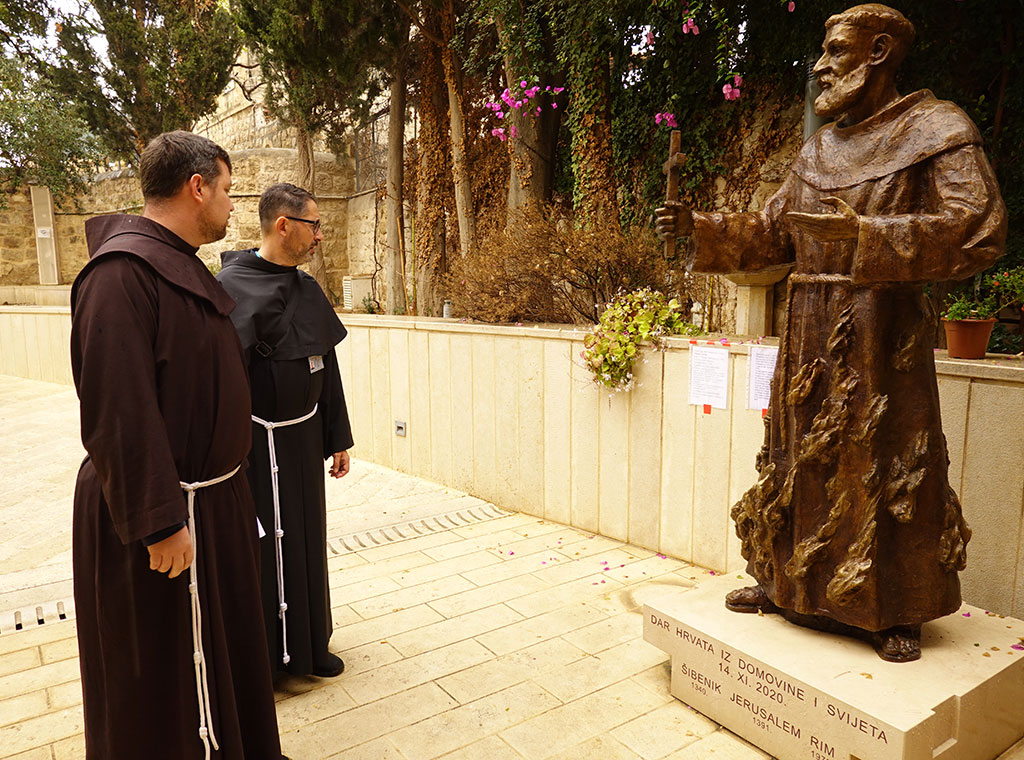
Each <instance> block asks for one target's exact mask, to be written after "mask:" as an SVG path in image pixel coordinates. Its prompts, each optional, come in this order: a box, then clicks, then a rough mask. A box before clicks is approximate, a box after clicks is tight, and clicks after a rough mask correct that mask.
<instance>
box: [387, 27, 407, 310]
mask: <svg viewBox="0 0 1024 760" xmlns="http://www.w3.org/2000/svg"><path fill="white" fill-rule="evenodd" d="M403 31H404V33H405V34H404V36H405V37H406V38H408V36H409V26H408V24H407V23H406V24H405V27H404V29H403ZM404 56H405V45H404V43H403V45H402V48H401V49H400V50H399V52H398V54H397V56H396V60H395V66H394V73H393V78H392V80H391V104H390V106H389V108H388V177H387V206H386V209H387V233H386V238H385V240H386V245H387V249H388V265H387V279H386V282H387V303H388V311H389V312H390V313H391V314H405V313H406V311H407V307H408V304H407V300H406V293H405V241H404V240H403V239H402V236H403V234H404V231H405V214H404V208H405V201H404V197H403V193H402V183H403V182H404V178H405V95H406V92H405V61H404Z"/></svg>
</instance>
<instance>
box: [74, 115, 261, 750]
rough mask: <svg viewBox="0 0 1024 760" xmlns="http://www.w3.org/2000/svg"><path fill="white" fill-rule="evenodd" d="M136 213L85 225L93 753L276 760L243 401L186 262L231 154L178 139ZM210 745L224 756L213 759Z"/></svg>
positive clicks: (155, 151) (81, 370) (227, 301)
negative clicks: (140, 211) (138, 211)
mask: <svg viewBox="0 0 1024 760" xmlns="http://www.w3.org/2000/svg"><path fill="white" fill-rule="evenodd" d="M139 173H140V179H141V183H142V193H143V197H144V199H145V204H146V205H145V208H144V210H143V213H142V216H105V217H98V218H96V219H92V220H90V221H89V222H88V223H87V224H86V237H87V239H88V244H89V253H90V256H91V258H90V261H89V262H88V264H87V265H86V266H85V268H84V269H83V270H82V272H81V273H80V274H79V276H78V278H77V279H76V280H75V284H74V286H73V288H72V294H71V309H72V335H71V362H72V370H73V374H74V379H75V386H76V387H77V389H78V395H79V398H80V400H81V426H82V441H83V443H84V445H85V450H86V452H87V453H88V456H87V457H86V459H85V462H83V464H82V468H81V470H80V472H79V475H78V483H77V486H76V489H75V510H74V546H73V556H74V578H75V605H76V613H77V626H78V645H79V654H80V663H81V670H82V691H83V696H84V710H85V743H86V757H87V758H88V759H89V760H114V759H115V758H116V760H185V759H187V758H193V759H195V760H198V758H204V757H205V758H210V757H211V756H215V757H217V758H225V759H227V758H231V759H232V760H243V758H244V760H279V759H280V758H281V747H280V742H279V739H278V731H277V718H276V715H275V711H274V697H273V687H272V684H271V674H270V669H269V668H268V667H267V656H268V655H267V643H266V636H265V634H264V630H263V622H262V613H261V610H260V590H259V551H258V546H257V543H258V541H259V539H258V535H257V532H258V527H257V521H256V512H255V508H254V506H253V501H252V497H251V495H250V492H249V484H248V481H247V479H246V477H245V473H244V472H243V471H242V469H244V468H241V467H240V465H243V463H244V461H245V458H246V455H247V454H248V452H249V444H250V431H251V429H252V428H251V423H250V420H249V392H248V385H247V381H246V372H245V363H244V361H243V359H242V349H241V346H240V345H239V342H238V337H237V335H236V333H235V328H234V326H233V325H232V324H231V320H230V319H229V317H228V314H229V313H230V311H231V310H232V308H233V307H234V302H233V301H232V300H231V298H230V297H229V296H228V295H227V293H225V292H224V290H223V288H221V286H220V285H219V284H218V283H217V281H216V280H215V279H214V278H213V275H212V274H210V272H209V271H208V270H207V268H206V266H205V265H204V264H203V262H202V261H201V260H200V259H199V258H198V257H197V256H196V251H197V248H198V246H199V245H201V244H203V243H208V242H212V241H214V240H219V239H221V238H222V237H224V234H225V231H226V228H227V223H228V218H229V215H230V213H231V211H232V208H233V206H232V204H231V200H230V199H229V197H228V190H229V189H230V186H231V163H230V159H229V158H228V155H227V153H225V152H224V150H223V149H221V148H220V147H218V146H217V145H216V144H214V143H213V142H211V141H210V140H207V139H206V138H203V137H199V136H197V135H192V134H189V133H187V132H171V133H167V134H164V135H161V136H159V137H157V138H156V139H154V140H153V141H152V142H151V143H150V144H149V146H148V147H147V148H146V150H145V151H144V152H143V154H142V159H141V164H140V172H139ZM218 747H219V750H218Z"/></svg>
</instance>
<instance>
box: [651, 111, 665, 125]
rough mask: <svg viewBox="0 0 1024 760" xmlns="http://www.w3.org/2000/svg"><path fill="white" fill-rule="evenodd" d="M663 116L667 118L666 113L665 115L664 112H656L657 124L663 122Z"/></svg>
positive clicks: (655, 119)
mask: <svg viewBox="0 0 1024 760" xmlns="http://www.w3.org/2000/svg"><path fill="white" fill-rule="evenodd" d="M663 118H665V115H664V114H660V113H656V114H654V123H655V124H661V120H662V119H663Z"/></svg>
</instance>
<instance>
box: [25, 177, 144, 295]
mask: <svg viewBox="0 0 1024 760" xmlns="http://www.w3.org/2000/svg"><path fill="white" fill-rule="evenodd" d="M141 210H142V192H141V191H140V190H139V182H138V179H137V178H136V176H135V172H134V171H133V170H132V169H119V170H117V171H113V172H108V173H106V174H101V175H99V176H98V177H96V178H95V179H94V180H93V182H92V183H91V184H90V185H89V191H88V192H87V193H86V194H85V195H83V196H80V197H78V198H75V199H73V200H70V201H65V202H64V203H60V204H55V207H54V211H55V219H56V230H55V231H54V234H55V235H56V236H57V256H58V257H59V259H60V279H61V282H64V283H70V282H74V280H75V277H76V276H77V275H78V273H79V272H80V271H81V269H82V267H83V266H85V262H87V261H88V260H89V250H88V248H87V246H86V242H85V222H86V220H87V219H91V218H92V217H94V216H101V215H104V214H137V213H139V212H140V211H141ZM36 281H37V282H38V277H37V279H36Z"/></svg>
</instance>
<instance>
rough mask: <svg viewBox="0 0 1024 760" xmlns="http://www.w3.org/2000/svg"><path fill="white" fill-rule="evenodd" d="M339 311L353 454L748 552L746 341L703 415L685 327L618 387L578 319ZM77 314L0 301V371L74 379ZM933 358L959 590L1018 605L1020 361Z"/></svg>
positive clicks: (687, 544)
mask: <svg viewBox="0 0 1024 760" xmlns="http://www.w3.org/2000/svg"><path fill="white" fill-rule="evenodd" d="M343 319H344V321H345V323H346V325H347V326H348V328H349V337H348V338H347V339H346V340H345V341H344V342H343V343H342V344H341V345H340V346H339V347H338V356H339V360H340V364H341V368H342V375H343V379H344V383H345V391H346V395H347V398H348V406H349V414H350V416H351V418H352V424H353V429H354V433H355V440H356V446H355V449H354V450H353V454H354V455H355V456H357V457H360V458H363V459H367V460H370V461H374V462H377V463H379V464H382V465H385V466H387V467H392V468H394V469H397V470H400V471H402V472H408V473H412V474H415V475H418V476H421V477H424V478H428V479H430V480H433V481H436V482H439V483H443V484H447V485H451V486H452V487H454V488H457V489H459V490H462V491H466V492H469V493H471V494H473V495H476V496H479V497H481V498H485V499H488V500H490V501H493V502H494V503H495V504H498V505H499V506H502V507H504V508H507V509H512V510H517V511H522V512H527V513H529V514H534V515H538V516H541V517H544V518H546V519H549V520H552V521H555V522H561V523H567V524H571V525H574V526H577V527H579V528H583V529H585V530H589V531H593V532H595V533H601V534H603V535H607V536H611V537H613V538H617V539H621V540H624V541H629V542H630V543H634V544H638V545H640V546H644V547H647V548H650V549H654V550H657V551H660V552H662V553H665V554H669V555H672V556H675V557H679V558H682V559H685V560H689V561H692V562H694V563H697V564H699V565H702V566H704V567H708V568H712V569H715V570H735V569H739V568H742V567H743V566H744V562H743V560H742V558H741V557H740V556H739V542H738V540H737V539H736V537H735V534H734V532H733V529H732V524H731V521H730V519H729V511H730V508H731V506H732V504H733V503H735V501H736V500H737V499H738V498H739V497H740V496H741V495H742V493H743V492H744V491H745V490H746V489H747V488H748V487H749V486H750V485H751V484H752V483H753V482H754V480H755V479H756V472H755V470H754V455H755V454H756V452H757V450H758V448H759V447H760V446H761V442H762V439H763V432H764V427H763V424H762V421H761V415H760V412H759V411H757V410H748V409H746V408H745V407H746V371H747V349H748V347H747V346H746V345H733V346H730V348H729V350H730V352H731V362H730V400H729V408H728V409H726V410H719V409H713V410H712V411H711V413H710V414H705V413H704V412H703V411H702V410H701V409H700V408H698V407H695V406H691V405H689V404H688V403H687V394H688V384H689V357H690V352H689V342H688V341H687V340H681V339H675V340H671V341H669V344H670V345H669V348H668V350H667V351H665V352H664V353H658V352H646V353H645V354H644V358H645V359H646V363H642V364H640V365H639V371H638V373H637V381H638V382H637V387H636V388H634V390H632V391H630V392H628V393H608V392H606V391H604V390H600V389H598V387H597V386H595V385H594V384H593V383H592V382H591V379H590V374H589V371H588V370H586V369H585V368H584V367H583V366H582V362H581V361H580V360H579V354H580V352H581V351H582V350H583V343H582V340H583V335H584V332H582V331H579V330H576V329H571V328H560V327H557V326H555V327H492V326H483V325H470V324H461V323H458V322H453V321H451V320H432V319H417V318H411V317H410V318H406V317H386V316H375V315H362V314H360V315H356V314H348V315H344V316H343ZM68 323H69V319H68V310H67V309H55V308H45V307H35V308H33V307H0V374H14V375H18V376H21V377H29V378H33V379H40V380H48V381H50V382H61V383H69V382H70V370H69V369H68V366H67V365H68V360H67V346H68V334H69V324H68ZM936 365H937V372H938V380H939V393H940V397H941V402H942V414H943V429H944V431H945V434H946V438H947V441H948V445H949V456H950V481H951V484H952V485H953V487H954V488H955V489H956V490H957V492H958V493H959V494H960V496H961V499H962V501H963V504H964V511H965V513H966V516H967V519H968V521H969V522H970V524H971V527H972V528H973V530H974V539H973V540H972V542H971V544H970V546H969V548H968V568H967V570H966V571H965V572H964V573H963V574H962V580H963V588H964V597H965V599H966V600H967V601H969V602H970V603H972V604H974V605H977V606H979V607H983V608H985V609H988V610H992V611H994V612H998V613H1001V614H1012V615H1014V616H1016V617H1024V362H1022V361H1020V360H1016V359H1012V358H1011V359H1000V360H986V361H957V360H949V359H946V358H944V355H940V357H938V358H937V362H936ZM396 421H402V422H405V423H406V435H405V437H400V436H397V435H396V434H395V422H396ZM397 519H399V516H396V520H397Z"/></svg>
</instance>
